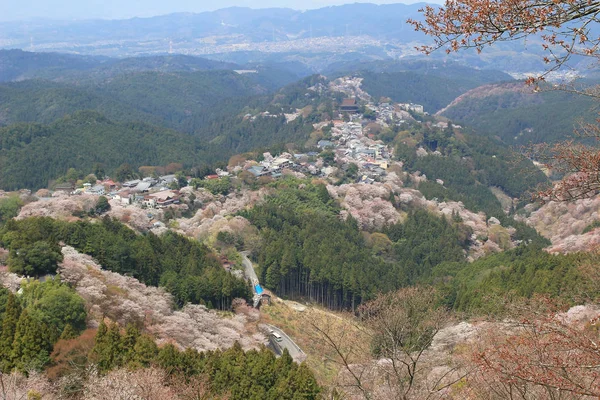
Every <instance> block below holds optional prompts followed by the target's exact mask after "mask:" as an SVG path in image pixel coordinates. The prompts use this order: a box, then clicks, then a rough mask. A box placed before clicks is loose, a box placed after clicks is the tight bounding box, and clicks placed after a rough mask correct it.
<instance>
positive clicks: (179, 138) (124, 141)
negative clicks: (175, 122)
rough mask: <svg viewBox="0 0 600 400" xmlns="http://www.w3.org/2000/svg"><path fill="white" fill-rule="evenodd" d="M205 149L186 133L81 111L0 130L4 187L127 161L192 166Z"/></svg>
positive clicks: (32, 183) (37, 185)
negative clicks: (118, 120) (71, 114)
mask: <svg viewBox="0 0 600 400" xmlns="http://www.w3.org/2000/svg"><path fill="white" fill-rule="evenodd" d="M202 149H203V148H202V146H201V144H200V143H199V142H198V141H196V140H195V139H194V138H192V137H190V136H188V135H185V134H183V133H178V132H175V131H170V130H167V129H163V128H158V127H155V126H151V125H147V124H144V123H117V122H113V121H110V120H108V119H106V118H105V117H103V116H102V115H100V114H97V113H95V112H88V111H82V112H78V113H76V114H74V115H73V116H70V117H66V118H64V119H61V120H59V121H57V122H55V123H53V124H51V125H38V124H18V125H13V126H9V127H5V128H0V188H3V189H18V188H25V187H28V188H33V189H36V188H40V187H45V186H47V185H48V181H49V180H50V179H55V178H57V177H58V176H61V175H63V174H64V173H65V172H66V171H67V170H68V169H69V168H76V169H78V170H90V169H91V167H92V166H93V165H94V163H102V164H104V166H105V168H106V170H107V171H113V170H114V169H116V168H117V167H118V166H120V165H121V164H123V163H130V164H131V165H133V166H140V165H166V164H168V163H170V162H182V163H183V164H186V165H193V164H194V163H195V161H196V160H198V157H199V156H200V155H199V153H200V152H202ZM90 172H91V171H90Z"/></svg>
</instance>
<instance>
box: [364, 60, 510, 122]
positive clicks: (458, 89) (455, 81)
mask: <svg viewBox="0 0 600 400" xmlns="http://www.w3.org/2000/svg"><path fill="white" fill-rule="evenodd" d="M427 67H428V65H427V64H425V65H423V69H422V70H420V71H418V70H409V71H398V72H397V71H393V72H363V73H362V76H363V77H364V81H363V87H362V88H363V89H364V90H365V91H366V92H367V93H369V94H370V95H371V96H373V98H374V99H379V98H381V97H388V98H390V99H392V100H393V101H395V102H399V103H409V102H410V103H417V104H421V105H423V107H424V109H425V111H427V112H430V113H434V112H436V111H438V110H440V109H442V108H444V107H445V106H446V105H448V104H449V103H450V102H452V100H454V99H455V98H456V97H458V96H460V95H461V94H463V93H465V92H467V91H468V90H470V89H473V88H475V87H477V86H480V85H482V84H483V83H485V82H489V78H486V77H485V76H484V75H483V74H481V73H477V71H468V72H467V71H464V70H461V71H460V73H455V74H450V75H451V76H448V74H446V76H443V75H444V73H443V72H441V71H440V72H437V71H436V70H427ZM436 72H437V73H436ZM509 79H510V78H509Z"/></svg>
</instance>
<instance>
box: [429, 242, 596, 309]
mask: <svg viewBox="0 0 600 400" xmlns="http://www.w3.org/2000/svg"><path fill="white" fill-rule="evenodd" d="M596 263H597V260H596V259H595V258H594V256H593V255H590V254H571V255H553V254H548V253H547V252H545V251H544V250H543V248H542V247H541V246H539V245H530V246H519V247H517V248H515V249H512V250H509V251H505V252H502V253H497V254H493V255H490V256H487V257H484V258H481V259H479V260H477V261H475V262H473V263H464V262H463V263H452V262H444V263H441V264H439V265H438V266H437V267H436V268H434V269H433V272H432V279H431V280H430V282H431V283H433V284H434V285H437V286H438V287H439V288H440V292H441V293H442V294H443V297H444V300H445V302H446V303H447V305H448V306H449V307H451V308H453V309H454V310H456V311H462V312H468V313H472V314H479V315H483V314H491V315H496V314H502V312H504V311H506V307H507V306H509V305H508V304H507V300H508V299H511V300H510V302H512V301H518V299H519V298H530V297H532V296H533V295H536V294H538V295H547V296H550V297H554V298H557V299H560V300H561V301H563V302H566V303H568V304H576V303H577V301H578V300H580V299H584V298H586V299H594V298H597V297H598V296H599V295H600V289H599V288H598V287H595V286H594V285H595V284H594V283H593V282H592V281H591V280H590V279H589V278H586V271H585V270H584V269H583V268H584V266H585V265H589V266H593V265H595V264H596ZM592 268H594V267H592Z"/></svg>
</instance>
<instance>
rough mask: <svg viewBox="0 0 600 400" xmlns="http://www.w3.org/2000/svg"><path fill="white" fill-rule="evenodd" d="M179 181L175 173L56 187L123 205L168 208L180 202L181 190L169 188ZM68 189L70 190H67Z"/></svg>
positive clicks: (71, 192)
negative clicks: (76, 186)
mask: <svg viewBox="0 0 600 400" xmlns="http://www.w3.org/2000/svg"><path fill="white" fill-rule="evenodd" d="M175 181H177V177H176V176H175V175H164V176H161V177H158V178H152V177H148V178H144V179H135V180H131V181H127V182H123V183H116V182H114V181H112V180H110V179H106V180H104V181H99V182H97V183H96V184H95V185H92V184H91V183H84V184H83V187H82V188H77V189H74V188H73V187H72V185H61V186H58V187H56V189H55V190H57V191H68V192H69V193H70V194H73V195H79V194H88V195H96V196H107V197H110V198H112V199H114V200H117V201H119V202H121V203H122V204H123V205H129V204H134V205H138V206H142V207H145V208H166V207H168V206H170V205H172V204H178V203H179V192H178V191H176V190H171V189H169V186H170V185H171V184H172V183H173V182H175ZM65 189H68V190H65Z"/></svg>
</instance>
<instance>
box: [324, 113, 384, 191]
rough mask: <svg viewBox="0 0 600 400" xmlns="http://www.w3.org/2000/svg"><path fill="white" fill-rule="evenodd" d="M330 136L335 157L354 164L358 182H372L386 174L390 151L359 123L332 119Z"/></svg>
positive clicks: (345, 162)
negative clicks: (356, 168) (357, 171)
mask: <svg viewBox="0 0 600 400" xmlns="http://www.w3.org/2000/svg"><path fill="white" fill-rule="evenodd" d="M331 136H332V144H333V149H334V150H335V153H336V157H337V159H338V160H339V161H342V162H343V163H344V164H348V163H353V164H356V165H357V166H358V167H359V176H360V182H363V183H373V182H374V181H375V180H376V179H377V178H378V177H382V176H384V175H385V174H386V172H385V171H386V169H387V168H388V166H389V164H390V160H391V157H392V154H391V151H390V149H389V148H388V146H386V145H384V144H382V143H381V142H379V141H375V140H373V139H371V138H369V137H368V136H367V135H365V134H364V128H363V126H362V124H361V123H359V122H344V121H341V120H336V121H333V128H332V129H331Z"/></svg>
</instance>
